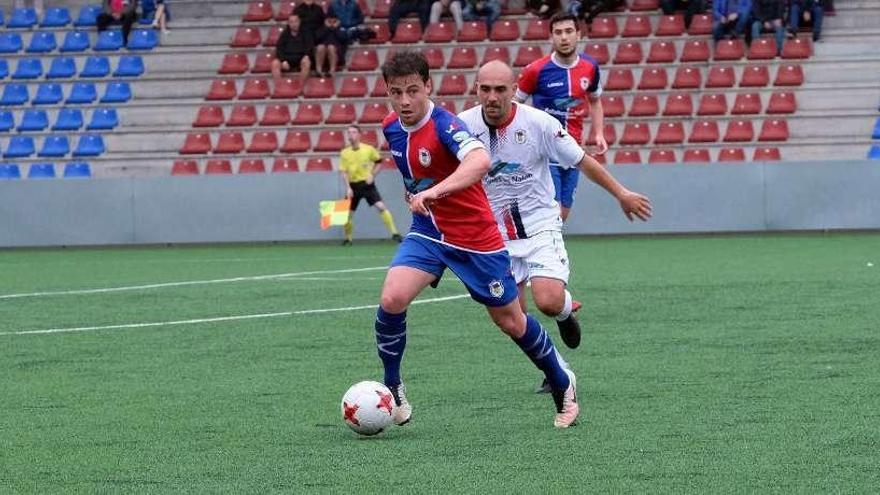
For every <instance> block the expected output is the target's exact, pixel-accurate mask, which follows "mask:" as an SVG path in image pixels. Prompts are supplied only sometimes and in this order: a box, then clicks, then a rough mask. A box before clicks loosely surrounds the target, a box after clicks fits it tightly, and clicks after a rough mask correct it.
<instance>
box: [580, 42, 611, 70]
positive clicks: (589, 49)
mask: <svg viewBox="0 0 880 495" xmlns="http://www.w3.org/2000/svg"><path fill="white" fill-rule="evenodd" d="M584 54H586V55H589V56H591V57H593V58H594V59H596V62H598V63H599V65H602V64H607V63H608V61H609V60H611V54H610V53H609V52H608V45H606V44H605V43H588V44H587V45H586V46H584Z"/></svg>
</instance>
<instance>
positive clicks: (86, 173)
mask: <svg viewBox="0 0 880 495" xmlns="http://www.w3.org/2000/svg"><path fill="white" fill-rule="evenodd" d="M91 176H92V168H91V167H90V166H89V164H88V163H87V162H70V163H68V164H66V165H64V178H65V179H77V178H81V179H87V178H89V177H91Z"/></svg>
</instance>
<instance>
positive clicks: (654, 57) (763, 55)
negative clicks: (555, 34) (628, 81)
mask: <svg viewBox="0 0 880 495" xmlns="http://www.w3.org/2000/svg"><path fill="white" fill-rule="evenodd" d="M713 52H714V53H713ZM584 53H585V54H587V55H589V56H591V57H593V58H594V59H596V61H597V62H599V63H600V64H602V65H604V64H607V63H609V62H611V63H613V64H615V65H633V64H641V63H649V64H673V63H675V62H676V61H678V62H701V63H703V62H709V61H710V60H713V61H716V62H717V61H735V60H740V59H742V58H743V57H746V58H747V59H748V60H769V59H773V58H776V42H775V41H774V40H772V39H770V38H759V39H757V40H755V41H753V42H752V44H751V46H750V48H749V50H748V54H746V48H745V43H743V41H742V40H740V39H736V40H720V41H718V42H717V43H715V47H714V50H713V49H712V45H711V41H710V40H688V41H686V42H684V45H683V48H682V51H681V56H680V57H679V55H678V49H677V48H676V45H675V43H673V42H669V41H652V42H650V45H648V56H647V57H645V52H644V50H643V49H642V43H640V42H631V41H628V42H624V43H619V44H617V49H616V51H615V52H614V57H612V56H611V52H610V50H609V47H608V45H607V44H605V43H587V44H586V45H585V46H584ZM811 53H812V43H811V42H810V41H809V39H806V38H795V39H790V40H786V41H785V43H784V44H783V48H782V58H783V59H805V58H809V57H810V54H811Z"/></svg>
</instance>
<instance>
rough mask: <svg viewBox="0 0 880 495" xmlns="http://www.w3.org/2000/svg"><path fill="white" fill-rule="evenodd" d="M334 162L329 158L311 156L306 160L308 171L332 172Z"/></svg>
mask: <svg viewBox="0 0 880 495" xmlns="http://www.w3.org/2000/svg"><path fill="white" fill-rule="evenodd" d="M332 171H333V162H331V161H330V159H329V158H309V159H308V161H307V162H306V172H332Z"/></svg>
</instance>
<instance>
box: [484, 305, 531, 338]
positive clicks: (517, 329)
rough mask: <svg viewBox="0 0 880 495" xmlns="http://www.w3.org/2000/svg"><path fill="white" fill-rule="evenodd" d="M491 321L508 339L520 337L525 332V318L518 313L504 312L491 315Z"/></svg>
mask: <svg viewBox="0 0 880 495" xmlns="http://www.w3.org/2000/svg"><path fill="white" fill-rule="evenodd" d="M492 321H494V322H495V324H496V325H498V328H499V329H501V331H502V332H504V333H505V334H506V335H508V336H509V337H514V338H519V337H522V334H523V332H524V331H525V316H524V315H523V314H522V313H520V312H519V311H516V312H513V311H505V312H503V313H492Z"/></svg>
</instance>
